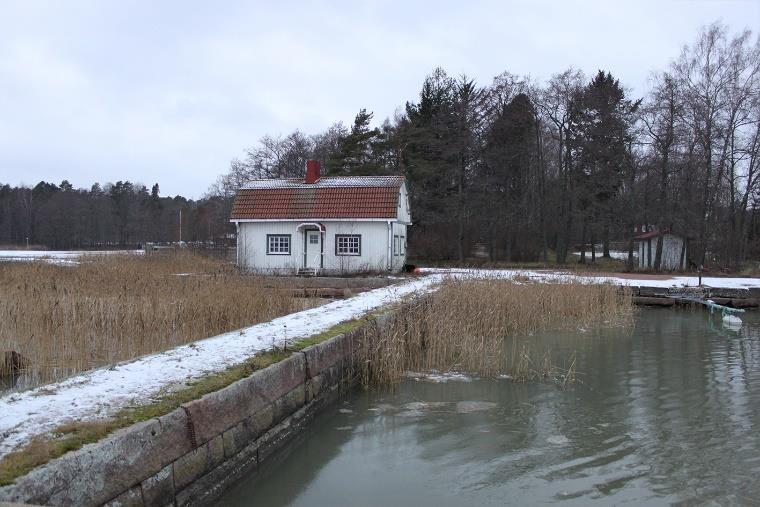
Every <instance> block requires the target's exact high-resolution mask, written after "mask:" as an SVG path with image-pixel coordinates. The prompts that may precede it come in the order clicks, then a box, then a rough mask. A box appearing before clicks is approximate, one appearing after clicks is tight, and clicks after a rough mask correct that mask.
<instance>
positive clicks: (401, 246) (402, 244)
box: [398, 236, 406, 255]
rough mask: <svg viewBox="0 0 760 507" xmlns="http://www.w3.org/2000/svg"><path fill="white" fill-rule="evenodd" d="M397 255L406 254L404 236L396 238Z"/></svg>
mask: <svg viewBox="0 0 760 507" xmlns="http://www.w3.org/2000/svg"><path fill="white" fill-rule="evenodd" d="M398 246H399V253H398V254H399V255H406V236H400V237H399V240H398Z"/></svg>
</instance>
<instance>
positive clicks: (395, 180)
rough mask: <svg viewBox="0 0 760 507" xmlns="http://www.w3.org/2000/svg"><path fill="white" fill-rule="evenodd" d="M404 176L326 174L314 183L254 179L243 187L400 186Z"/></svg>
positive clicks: (296, 179)
mask: <svg viewBox="0 0 760 507" xmlns="http://www.w3.org/2000/svg"><path fill="white" fill-rule="evenodd" d="M403 182H404V177H403V176H326V177H322V178H320V179H318V180H317V181H315V182H314V183H304V180H303V178H287V179H261V180H252V181H250V182H248V183H246V184H245V185H243V186H242V187H241V189H264V188H341V187H350V188H356V187H396V188H398V187H400V186H401V184H402V183H403Z"/></svg>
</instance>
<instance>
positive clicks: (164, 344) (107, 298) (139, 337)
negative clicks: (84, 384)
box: [0, 253, 317, 387]
mask: <svg viewBox="0 0 760 507" xmlns="http://www.w3.org/2000/svg"><path fill="white" fill-rule="evenodd" d="M316 304H317V302H315V300H309V299H304V298H300V299H296V298H293V297H291V296H290V295H288V294H285V293H283V292H282V291H278V290H275V289H271V288H267V287H265V286H264V282H263V280H261V279H260V278H257V277H253V276H245V275H241V274H239V273H238V272H237V271H236V269H235V268H234V267H233V266H231V265H229V264H227V263H224V262H221V261H217V260H213V259H209V258H204V257H200V256H197V255H192V254H189V253H180V254H177V255H172V256H166V257H165V256H151V257H142V256H130V255H109V256H92V257H87V258H85V259H84V260H83V261H82V263H81V264H80V265H78V266H75V267H71V266H56V265H52V264H47V263H38V262H33V263H0V352H4V353H5V361H4V362H2V361H0V373H3V374H5V375H4V377H5V376H7V374H9V373H18V371H17V370H18V369H19V367H20V369H21V370H26V375H24V376H25V377H27V378H26V379H25V384H26V385H25V387H28V386H29V384H30V380H29V378H30V376H31V377H34V379H33V381H32V382H31V384H32V385H34V384H39V383H43V382H45V381H49V380H54V379H57V378H61V377H65V376H67V375H70V374H73V373H76V372H80V371H84V370H88V369H91V368H95V367H99V366H103V365H108V364H112V363H115V362H118V361H123V360H127V359H131V358H135V357H138V356H141V355H144V354H149V353H154V352H158V351H162V350H166V349H169V348H171V347H175V346H177V345H181V344H185V343H188V342H191V341H194V340H198V339H201V338H205V337H208V336H213V335H216V334H220V333H223V332H226V331H231V330H234V329H238V328H241V327H245V326H248V325H252V324H255V323H258V322H263V321H267V320H270V319H272V318H274V317H277V316H280V315H285V314H288V313H292V312H294V311H298V310H302V309H305V308H307V307H310V306H315V305H316ZM11 351H13V352H15V354H14V355H11V354H12V352H11ZM17 358H20V359H17ZM19 361H20V364H19ZM10 369H14V370H16V371H14V372H11V371H8V370H10ZM6 387H9V386H7V385H6Z"/></svg>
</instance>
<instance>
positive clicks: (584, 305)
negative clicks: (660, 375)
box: [361, 280, 634, 386]
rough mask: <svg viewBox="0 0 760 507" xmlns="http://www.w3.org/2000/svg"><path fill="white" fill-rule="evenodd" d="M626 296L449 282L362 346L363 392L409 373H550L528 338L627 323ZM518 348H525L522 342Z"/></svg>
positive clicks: (560, 287)
mask: <svg viewBox="0 0 760 507" xmlns="http://www.w3.org/2000/svg"><path fill="white" fill-rule="evenodd" d="M633 312H634V307H633V302H632V298H631V294H630V291H629V290H627V289H624V288H620V287H617V286H613V285H609V284H603V285H583V284H579V283H551V284H533V283H527V284H526V283H519V282H516V281H513V280H477V281H461V280H460V281H457V280H449V281H446V282H444V284H443V286H442V287H441V289H440V290H438V291H437V292H435V293H433V294H431V295H429V296H427V297H425V298H421V299H419V300H417V301H415V302H413V303H410V304H408V305H407V306H405V307H404V308H403V309H402V310H401V311H400V312H398V313H397V314H396V316H395V317H394V318H393V321H392V323H391V324H390V326H389V328H387V329H384V330H383V332H382V333H380V332H371V333H369V334H368V335H367V336H366V337H365V340H364V341H363V344H362V354H363V355H364V357H363V359H364V362H363V365H364V367H363V371H362V372H361V374H362V379H363V383H364V385H365V386H378V385H386V384H393V383H396V382H398V381H399V380H401V379H402V378H403V375H404V373H405V372H407V371H430V370H437V371H450V370H457V371H464V372H469V373H475V374H478V375H481V376H484V377H496V376H498V375H510V376H512V377H513V378H515V379H517V380H527V379H529V378H534V377H536V376H545V375H554V376H558V377H561V378H563V379H564V380H565V381H566V380H567V379H568V378H569V377H568V375H572V374H574V363H573V362H572V361H571V364H570V367H569V368H567V370H568V371H564V372H560V371H558V368H557V367H556V366H555V365H553V364H552V362H551V358H550V357H549V356H548V354H544V355H543V356H540V357H539V356H537V354H536V351H535V350H533V349H532V348H531V347H530V345H525V340H517V339H515V338H526V337H529V336H530V335H532V334H534V333H537V332H539V331H545V330H553V329H556V330H561V329H577V328H579V327H582V328H590V327H594V326H600V325H604V326H621V325H628V324H630V323H631V322H632V317H633ZM520 343H522V344H520Z"/></svg>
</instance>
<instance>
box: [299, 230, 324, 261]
mask: <svg viewBox="0 0 760 507" xmlns="http://www.w3.org/2000/svg"><path fill="white" fill-rule="evenodd" d="M303 267H304V268H306V269H314V270H317V269H319V268H321V267H322V233H320V232H319V231H318V230H306V231H304V248H303Z"/></svg>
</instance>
